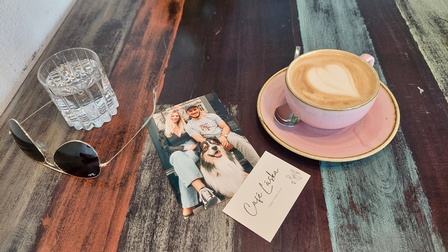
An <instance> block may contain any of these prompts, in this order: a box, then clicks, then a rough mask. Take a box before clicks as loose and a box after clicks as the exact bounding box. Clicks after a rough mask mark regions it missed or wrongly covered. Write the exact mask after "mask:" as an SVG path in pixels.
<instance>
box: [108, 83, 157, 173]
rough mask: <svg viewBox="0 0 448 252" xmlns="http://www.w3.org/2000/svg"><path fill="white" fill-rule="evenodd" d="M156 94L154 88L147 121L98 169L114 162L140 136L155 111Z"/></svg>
mask: <svg viewBox="0 0 448 252" xmlns="http://www.w3.org/2000/svg"><path fill="white" fill-rule="evenodd" d="M157 93H158V90H157V88H154V90H153V94H154V97H153V101H154V102H153V109H152V113H151V115H150V116H149V117H148V119H146V121H145V122H144V123H143V125H142V126H141V127H140V129H138V130H137V132H136V133H135V134H134V135H133V136H132V137H131V139H130V140H129V141H128V142H127V143H126V144H125V145H124V146H123V147H122V148H121V149H120V150H119V151H118V152H117V153H116V154H115V155H114V156H113V157H112V158H111V159H109V160H108V161H107V162H105V163H102V164H100V167H105V166H107V165H108V164H109V163H110V162H111V161H112V160H114V159H115V158H116V157H117V156H118V155H119V154H120V153H121V152H122V151H123V150H124V149H126V147H128V145H129V144H130V143H131V142H132V141H133V140H134V139H135V137H137V135H138V134H140V132H141V131H142V130H143V129H144V128H145V127H146V125H148V123H149V121H151V119H152V117H153V115H154V111H155V110H156V103H157Z"/></svg>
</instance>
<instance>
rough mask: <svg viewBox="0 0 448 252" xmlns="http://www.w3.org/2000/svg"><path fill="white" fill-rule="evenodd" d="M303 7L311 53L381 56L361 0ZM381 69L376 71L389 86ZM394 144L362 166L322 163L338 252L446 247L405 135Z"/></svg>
mask: <svg viewBox="0 0 448 252" xmlns="http://www.w3.org/2000/svg"><path fill="white" fill-rule="evenodd" d="M297 5H298V9H299V20H300V24H301V32H302V33H301V34H302V39H303V45H304V48H305V50H315V49H320V48H337V49H342V50H347V51H350V52H353V53H356V54H361V53H363V52H367V53H370V54H372V55H374V56H376V54H375V49H374V46H373V43H372V41H371V38H370V36H369V33H368V31H367V27H366V25H365V24H364V20H363V19H362V17H361V14H360V11H359V10H358V6H357V3H356V1H350V0H347V1H338V2H334V1H314V2H312V3H311V2H308V3H305V2H303V1H297ZM380 65H381V62H379V64H377V65H376V69H377V71H378V72H379V74H380V78H381V79H382V80H383V81H384V82H386V80H385V79H384V76H383V74H382V70H381V67H380ZM386 83H387V82H386ZM393 145H394V146H395V148H392V146H388V147H386V148H385V149H384V150H383V151H381V152H379V153H377V154H376V155H374V156H372V157H370V158H367V159H364V160H361V161H358V162H350V163H326V162H322V163H321V172H322V182H323V186H324V188H325V190H324V192H325V200H326V202H327V209H328V219H329V224H330V232H331V237H332V246H333V250H335V251H407V250H416V251H440V250H441V249H443V243H442V240H441V237H440V235H439V233H438V232H437V231H436V230H434V226H433V221H432V216H431V212H430V210H429V209H430V208H429V205H428V200H427V198H426V196H425V194H424V193H423V189H422V187H421V185H420V182H419V179H418V172H417V167H416V165H415V162H414V161H413V158H412V155H411V152H410V151H409V148H408V147H407V146H406V143H405V140H404V136H403V134H402V133H401V131H400V132H399V133H398V134H397V136H396V137H395V140H394V141H393ZM411 204H412V207H410V205H411Z"/></svg>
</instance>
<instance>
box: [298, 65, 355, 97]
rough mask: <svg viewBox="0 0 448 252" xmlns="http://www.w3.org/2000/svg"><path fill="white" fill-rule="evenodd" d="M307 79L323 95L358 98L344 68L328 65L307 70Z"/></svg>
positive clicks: (349, 75)
mask: <svg viewBox="0 0 448 252" xmlns="http://www.w3.org/2000/svg"><path fill="white" fill-rule="evenodd" d="M307 79H308V81H309V83H310V84H311V85H313V86H314V87H315V88H316V89H317V90H319V91H320V92H323V93H327V94H331V95H343V96H351V97H359V96H360V95H359V93H358V90H357V89H356V85H355V83H354V81H353V78H352V75H351V74H350V72H349V71H348V70H347V69H345V67H343V66H340V65H336V64H328V65H326V66H325V67H314V68H311V69H309V70H308V73H307Z"/></svg>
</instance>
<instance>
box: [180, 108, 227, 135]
mask: <svg viewBox="0 0 448 252" xmlns="http://www.w3.org/2000/svg"><path fill="white" fill-rule="evenodd" d="M222 121H223V120H222V119H221V117H219V116H218V115H217V114H213V113H207V114H205V115H204V116H202V118H201V119H199V120H194V119H191V120H190V121H188V123H187V125H186V126H185V130H186V131H187V133H188V134H189V135H190V136H191V135H193V134H194V133H199V134H201V135H202V136H203V137H205V138H207V137H219V136H220V135H221V133H222V129H221V128H220V127H219V126H218V123H220V122H222Z"/></svg>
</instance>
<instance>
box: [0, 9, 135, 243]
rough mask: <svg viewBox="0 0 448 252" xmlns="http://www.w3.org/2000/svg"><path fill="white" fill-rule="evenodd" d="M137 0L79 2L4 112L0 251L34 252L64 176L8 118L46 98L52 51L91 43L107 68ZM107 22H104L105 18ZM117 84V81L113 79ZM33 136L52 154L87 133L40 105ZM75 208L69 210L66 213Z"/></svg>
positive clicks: (30, 126) (28, 125)
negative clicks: (45, 65)
mask: <svg viewBox="0 0 448 252" xmlns="http://www.w3.org/2000/svg"><path fill="white" fill-rule="evenodd" d="M138 5H139V2H138V1H124V2H123V1H120V2H119V3H117V2H116V1H93V2H92V1H78V2H77V3H76V4H75V6H74V7H73V11H72V12H71V13H70V14H69V15H68V17H67V19H66V21H65V22H64V23H63V24H62V26H61V28H60V31H63V32H58V33H56V35H55V37H54V38H53V39H52V41H51V42H50V44H49V45H48V48H47V49H46V51H45V52H44V53H43V55H42V57H41V59H40V60H39V61H38V62H37V64H36V66H35V67H34V68H33V70H32V71H31V72H30V74H29V76H28V77H27V79H26V80H25V82H24V83H23V84H22V86H21V88H20V90H19V91H18V93H17V94H16V96H15V98H14V99H13V100H12V101H11V103H10V105H9V106H8V108H7V110H6V111H5V113H4V114H3V115H2V117H1V131H0V133H1V137H0V153H1V156H2V158H1V161H0V174H1V176H0V191H1V192H2V196H1V197H0V250H1V251H30V250H34V249H32V248H33V247H34V246H35V244H34V243H35V240H36V237H37V236H38V232H39V230H40V229H41V228H42V226H41V224H45V223H42V220H46V219H48V218H51V216H48V215H46V214H45V212H46V210H47V207H48V206H49V205H50V204H51V203H52V202H53V203H54V204H58V203H59V202H54V201H53V200H54V196H53V194H54V192H55V188H57V187H58V184H59V182H60V181H61V179H62V178H63V175H60V174H57V173H55V172H53V171H50V170H48V169H46V168H44V167H43V166H41V165H39V164H37V163H35V162H33V161H31V160H30V159H29V158H28V157H26V156H25V155H24V154H23V153H21V152H20V150H19V149H18V148H17V146H15V145H14V143H13V141H12V138H11V137H10V136H9V135H8V128H7V120H8V119H9V118H11V117H13V118H17V119H18V120H23V119H24V118H25V117H26V116H27V115H29V114H30V113H31V112H32V111H34V110H36V109H37V108H39V107H40V105H43V104H44V103H45V102H47V101H48V100H50V99H49V97H48V94H47V93H46V92H45V90H44V89H43V87H42V86H41V85H40V84H39V83H38V81H37V78H36V73H37V68H38V67H39V64H40V62H42V61H43V60H44V59H45V58H47V57H48V56H49V55H51V54H53V53H55V52H57V51H59V50H62V49H66V48H69V47H87V48H91V49H93V50H94V51H96V52H97V53H98V54H99V56H100V58H101V61H102V62H103V63H104V67H105V69H106V71H107V73H110V72H111V69H112V66H113V65H114V64H115V61H116V59H117V57H118V55H119V53H120V52H121V47H122V44H123V41H124V40H125V38H126V35H127V31H128V30H129V28H130V26H131V24H132V22H133V19H134V16H135V13H136V10H137V7H138ZM104 21H105V22H104ZM112 85H114V83H112ZM24 126H25V128H26V130H27V131H28V132H29V133H30V134H31V136H32V137H33V138H34V139H39V140H41V141H42V142H44V143H46V145H47V149H48V153H49V155H50V156H51V155H52V153H53V152H54V150H55V149H56V148H57V146H59V145H60V144H61V143H63V142H65V141H67V140H69V139H80V138H81V137H82V136H83V135H84V134H85V132H82V131H79V132H78V131H75V130H71V129H69V128H68V126H67V124H66V123H65V121H64V119H63V118H62V116H60V115H59V114H58V112H57V110H56V109H55V107H54V106H49V107H48V108H45V109H44V110H42V111H41V112H40V113H39V114H37V115H36V116H35V117H33V118H31V119H30V120H29V121H28V122H26V123H25V124H24ZM69 213H71V212H70V211H68V212H67V214H69Z"/></svg>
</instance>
